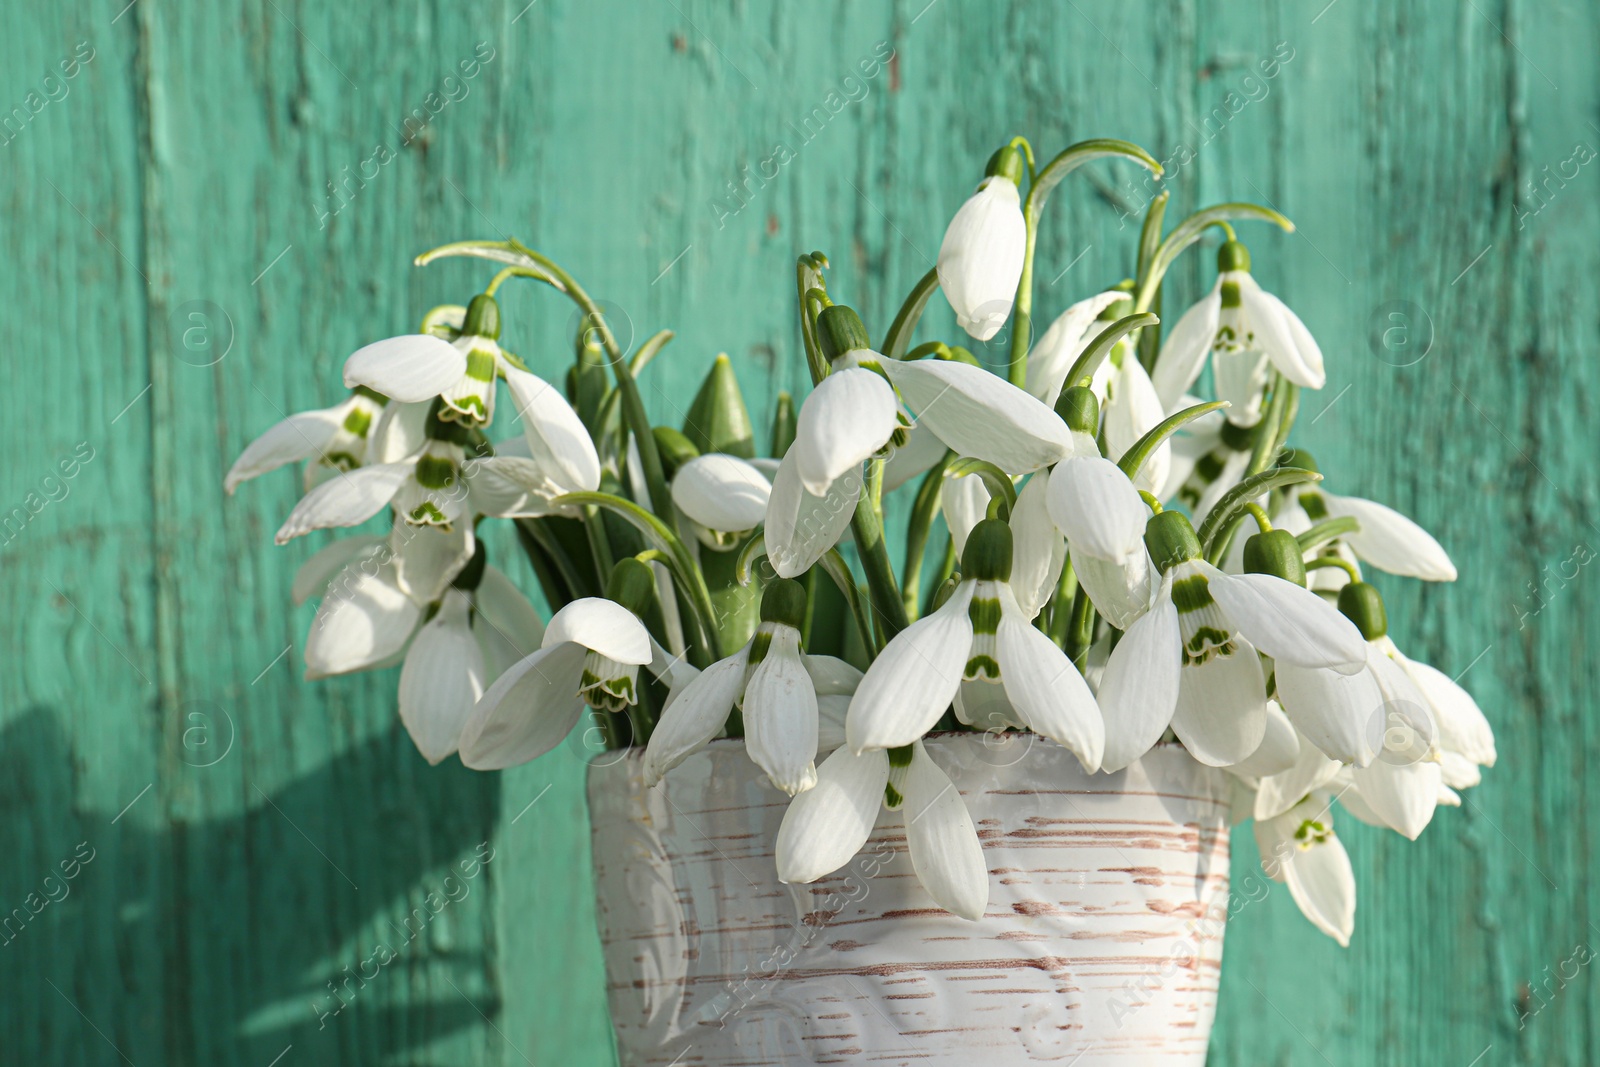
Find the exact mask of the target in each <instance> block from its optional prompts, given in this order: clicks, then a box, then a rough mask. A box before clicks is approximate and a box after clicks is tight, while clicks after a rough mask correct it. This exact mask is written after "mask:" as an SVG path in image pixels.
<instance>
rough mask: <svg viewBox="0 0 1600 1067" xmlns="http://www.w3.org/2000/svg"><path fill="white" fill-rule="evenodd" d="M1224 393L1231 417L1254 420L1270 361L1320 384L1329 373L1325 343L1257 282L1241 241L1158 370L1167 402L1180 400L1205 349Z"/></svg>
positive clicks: (1305, 383) (1289, 374) (1300, 380)
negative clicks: (1325, 366)
mask: <svg viewBox="0 0 1600 1067" xmlns="http://www.w3.org/2000/svg"><path fill="white" fill-rule="evenodd" d="M1207 352H1210V353H1211V368H1212V372H1213V374H1214V375H1215V378H1216V383H1215V384H1216V392H1217V399H1218V400H1226V401H1228V402H1229V403H1230V404H1232V407H1231V408H1229V410H1228V415H1227V417H1228V420H1229V421H1230V422H1233V423H1235V424H1237V425H1239V426H1254V425H1255V424H1256V423H1257V422H1258V421H1260V419H1261V399H1262V394H1263V392H1264V391H1265V389H1266V384H1267V370H1268V365H1269V364H1270V365H1271V366H1272V367H1274V368H1276V369H1277V371H1278V373H1279V374H1282V375H1283V376H1284V378H1286V379H1287V380H1288V381H1290V382H1293V383H1294V384H1295V385H1299V386H1302V387H1304V388H1307V389H1321V388H1322V385H1323V382H1324V381H1325V380H1326V374H1325V373H1324V372H1323V369H1322V350H1321V349H1320V348H1318V347H1317V342H1316V341H1315V340H1314V339H1312V336H1311V331H1309V330H1307V329H1306V327H1305V323H1303V322H1301V321H1300V318H1299V316H1297V315H1296V314H1295V313H1294V312H1292V311H1290V310H1289V309H1288V307H1286V306H1285V305H1284V303H1283V301H1281V300H1279V299H1278V298H1277V297H1275V296H1273V295H1272V294H1271V293H1269V292H1267V291H1266V290H1264V289H1262V288H1261V286H1259V285H1257V284H1256V280H1255V278H1254V277H1252V276H1251V274H1250V253H1249V251H1248V250H1247V249H1246V248H1245V246H1244V245H1242V244H1240V243H1239V242H1238V241H1228V242H1226V243H1225V244H1223V246H1222V248H1221V249H1220V250H1218V252H1217V283H1216V285H1214V286H1213V287H1212V289H1211V292H1210V293H1209V294H1207V295H1206V296H1205V297H1203V298H1202V299H1201V300H1200V302H1199V303H1197V304H1195V305H1194V306H1193V307H1191V308H1190V309H1189V310H1188V311H1186V312H1184V314H1183V317H1182V318H1180V319H1179V320H1178V324H1177V325H1176V326H1174V327H1173V329H1172V333H1171V334H1170V335H1169V336H1168V337H1167V340H1166V343H1165V344H1163V345H1162V346H1161V355H1160V357H1159V358H1158V359H1157V360H1156V367H1155V374H1154V377H1153V380H1154V384H1155V389H1156V394H1157V396H1158V397H1159V398H1160V400H1161V403H1162V406H1163V407H1165V408H1166V409H1167V410H1172V408H1173V405H1174V403H1175V402H1176V401H1177V399H1178V398H1179V397H1180V396H1182V395H1183V393H1184V391H1185V390H1187V389H1188V388H1189V386H1191V385H1193V384H1194V381H1195V379H1196V378H1198V377H1199V376H1200V370H1201V367H1202V366H1203V365H1204V363H1205V358H1206V353H1207Z"/></svg>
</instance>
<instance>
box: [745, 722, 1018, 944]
mask: <svg viewBox="0 0 1600 1067" xmlns="http://www.w3.org/2000/svg"><path fill="white" fill-rule="evenodd" d="M883 808H888V809H889V810H890V811H901V812H902V813H903V815H904V818H905V831H906V845H907V848H908V849H909V851H910V853H911V866H912V868H913V869H914V870H915V871H916V872H917V879H918V881H920V882H921V883H922V885H923V888H925V889H926V890H927V891H928V895H929V896H931V897H932V898H933V899H934V902H935V903H937V904H938V905H939V906H940V907H942V908H944V909H945V910H947V911H949V912H951V913H952V914H955V915H959V916H961V917H962V918H963V919H972V920H974V921H976V920H978V919H981V918H983V913H984V910H985V909H986V908H987V907H988V905H989V870H988V864H986V863H985V862H984V858H983V845H982V844H981V843H980V842H979V841H978V833H977V829H976V827H974V826H973V823H972V816H971V815H970V814H968V812H967V805H966V802H965V801H963V800H962V799H961V792H960V790H958V789H956V787H955V783H954V782H952V781H951V780H950V776H949V775H947V774H945V772H944V770H943V769H942V768H941V767H940V766H939V765H938V764H937V763H935V762H934V760H933V758H932V757H931V756H929V755H928V750H927V748H926V747H924V746H923V743H922V742H921V741H916V742H914V743H913V744H910V745H907V746H905V747H903V748H895V749H890V750H888V751H883V750H881V749H873V750H871V751H867V752H862V753H859V754H857V753H855V752H852V751H851V750H850V748H849V747H848V746H846V747H844V748H841V749H838V750H837V751H835V752H834V753H833V755H831V756H829V757H828V758H827V759H825V760H823V761H822V766H820V767H818V768H817V783H816V785H815V786H814V787H813V788H811V789H808V790H806V791H805V792H804V793H801V794H800V795H799V796H797V797H795V798H794V800H793V801H791V802H790V804H789V810H788V811H787V812H785V813H784V816H783V823H782V825H781V826H779V828H778V842H777V850H776V851H777V862H778V878H779V880H780V881H783V882H788V883H791V884H792V883H796V882H800V883H804V882H814V881H816V880H817V879H818V878H821V877H823V876H825V875H828V874H831V873H833V872H834V871H836V870H838V869H839V868H840V867H843V866H844V865H845V864H846V863H849V862H850V859H851V857H853V856H854V855H855V854H856V853H857V852H859V851H861V846H862V845H864V844H866V841H867V838H868V837H869V836H870V835H871V834H872V829H873V827H874V826H875V825H876V824H877V821H878V812H879V811H880V810H881V809H883Z"/></svg>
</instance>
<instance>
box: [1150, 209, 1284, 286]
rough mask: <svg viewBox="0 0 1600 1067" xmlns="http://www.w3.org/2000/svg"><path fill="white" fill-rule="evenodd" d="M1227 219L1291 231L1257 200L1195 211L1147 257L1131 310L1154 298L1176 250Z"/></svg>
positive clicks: (1278, 217)
mask: <svg viewBox="0 0 1600 1067" xmlns="http://www.w3.org/2000/svg"><path fill="white" fill-rule="evenodd" d="M1227 219H1263V220H1265V221H1267V222H1274V223H1277V224H1278V226H1280V227H1281V228H1282V229H1283V230H1285V231H1286V232H1288V233H1293V232H1294V223H1292V222H1290V221H1289V220H1288V219H1286V218H1284V217H1283V216H1282V215H1280V214H1278V213H1277V212H1276V211H1273V210H1272V209H1271V208H1265V207H1261V206H1260V205H1259V204H1217V205H1215V206H1214V207H1208V208H1203V209H1202V210H1200V211H1196V212H1195V213H1194V214H1193V215H1190V216H1189V217H1188V218H1186V219H1184V220H1183V221H1182V222H1180V223H1178V225H1177V226H1176V227H1175V228H1174V229H1173V231H1172V232H1171V233H1169V234H1168V235H1167V239H1166V240H1164V241H1162V242H1161V245H1160V247H1158V248H1157V249H1156V251H1155V254H1154V255H1152V256H1151V257H1150V262H1149V265H1148V269H1147V270H1146V271H1145V273H1144V274H1142V275H1141V276H1140V278H1139V284H1138V287H1137V288H1136V289H1135V290H1134V299H1133V310H1135V311H1148V310H1149V309H1150V305H1151V304H1152V303H1154V301H1155V298H1156V293H1157V292H1158V291H1160V289H1161V279H1162V277H1163V276H1165V275H1166V273H1167V270H1168V269H1169V268H1170V267H1171V266H1172V263H1173V261H1174V260H1175V259H1177V258H1178V254H1179V253H1180V252H1182V251H1183V250H1184V249H1185V248H1188V247H1189V246H1190V245H1192V244H1194V243H1195V242H1196V241H1198V240H1200V237H1201V235H1202V234H1204V233H1205V232H1206V227H1208V226H1215V225H1218V224H1220V223H1223V222H1224V221H1225V220H1227Z"/></svg>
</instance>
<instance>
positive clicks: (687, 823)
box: [589, 734, 1228, 1067]
mask: <svg viewBox="0 0 1600 1067" xmlns="http://www.w3.org/2000/svg"><path fill="white" fill-rule="evenodd" d="M927 747H928V751H929V752H930V753H932V755H933V758H934V759H935V760H937V761H938V762H939V764H940V765H941V766H942V767H943V768H944V769H945V770H946V771H947V772H948V773H949V775H950V777H951V779H952V780H953V781H954V782H955V784H956V786H957V788H959V789H960V790H961V794H962V796H963V798H964V799H965V800H966V804H967V808H968V810H969V811H970V812H971V813H972V818H973V821H974V822H975V823H976V825H977V827H978V832H979V835H980V836H981V837H982V839H983V845H984V852H985V855H986V857H987V858H988V861H989V873H990V882H989V887H990V888H989V908H988V911H987V913H986V914H985V916H984V918H983V919H982V920H981V921H979V922H975V923H974V922H969V921H967V920H965V919H959V918H956V917H955V916H953V915H950V914H948V913H947V912H945V911H943V910H941V909H940V908H938V907H937V906H936V905H935V904H934V903H933V901H932V899H930V898H929V896H928V894H927V892H926V891H924V890H923V888H922V887H921V885H920V884H919V883H918V882H917V878H916V875H915V874H914V873H913V872H912V869H911V863H910V860H909V858H908V856H907V855H906V852H905V832H904V828H903V824H902V821H901V817H900V815H899V814H898V813H885V814H884V815H883V817H882V818H881V819H880V821H879V825H878V827H877V829H876V830H874V831H873V834H872V837H871V839H870V840H869V841H868V842H867V845H866V847H865V848H864V849H863V850H862V851H861V853H860V855H858V856H857V857H856V859H855V860H854V861H853V862H852V863H851V864H849V865H848V866H846V867H845V868H844V869H842V870H840V871H839V872H838V873H836V874H834V875H832V876H830V877H828V878H825V879H823V880H822V881H819V882H817V883H815V884H813V885H796V886H790V885H784V884H782V883H780V882H779V881H778V878H777V873H776V870H775V868H774V864H773V842H774V841H775V840H776V838H777V833H778V824H779V822H780V821H781V819H782V818H783V813H784V809H785V807H786V804H787V801H788V798H787V797H785V796H784V795H783V794H782V793H780V792H779V791H778V790H776V789H774V788H773V787H772V786H771V785H770V784H768V783H767V781H766V778H765V776H764V775H762V773H761V772H760V771H759V770H758V769H757V768H756V767H755V766H754V765H752V764H751V762H750V761H749V759H748V758H746V756H745V753H744V749H743V745H742V743H741V742H737V741H719V742H716V743H714V744H712V745H711V746H710V747H709V748H708V749H706V750H704V751H702V752H700V753H698V754H696V755H694V756H692V757H690V758H689V759H688V760H687V761H686V762H685V763H684V764H682V765H681V766H680V767H678V768H677V769H676V770H674V771H673V772H672V773H671V774H669V775H668V776H667V780H666V781H665V782H664V783H663V784H662V785H661V786H660V787H658V788H656V789H646V788H644V786H643V784H642V782H641V780H640V773H639V772H640V758H639V753H638V752H636V751H634V752H626V753H625V752H614V753H606V754H604V755H602V756H599V757H597V758H596V761H595V762H594V763H593V764H592V765H591V767H590V769H589V809H590V813H591V818H592V823H593V839H594V866H595V873H596V876H597V881H598V890H597V891H598V911H599V923H600V935H601V940H602V942H603V944H604V949H605V958H606V971H607V975H608V981H609V985H608V995H609V999H610V1007H611V1019H612V1024H613V1026H614V1027H615V1029H616V1034H617V1047H618V1050H619V1054H620V1057H621V1061H622V1064H623V1067H646V1065H654V1067H667V1065H679V1067H690V1065H733V1064H745V1065H749V1064H779V1063H781V1064H793V1063H874V1064H916V1065H919V1067H929V1065H950V1067H956V1065H960V1067H973V1065H974V1064H977V1065H980V1067H1005V1065H1008V1064H1033V1063H1039V1062H1057V1061H1058V1062H1060V1063H1061V1064H1063V1065H1065V1064H1072V1065H1074V1067H1090V1065H1108V1064H1125V1065H1135V1064H1138V1065H1146V1064H1151V1063H1157V1062H1159V1063H1162V1064H1171V1065H1194V1067H1200V1065H1202V1064H1203V1063H1204V1062H1205V1056H1206V1040H1207V1037H1208V1035H1209V1034H1210V1031H1211V1021H1212V1016H1213V1014H1214V1012H1215V1008H1216V993H1217V978H1218V973H1219V971H1220V968H1221V964H1222V933H1223V923H1224V921H1225V918H1226V913H1227V899H1228V803H1227V785H1226V783H1225V781H1224V775H1223V774H1222V773H1221V772H1220V771H1217V770H1215V769H1213V768H1208V767H1203V766H1201V765H1200V764H1198V763H1196V762H1195V761H1194V760H1192V759H1191V758H1190V757H1189V756H1188V754H1187V753H1185V752H1184V751H1183V750H1182V749H1181V748H1177V747H1165V746H1164V747H1161V748H1158V749H1156V750H1155V751H1153V752H1151V753H1150V754H1149V755H1147V756H1146V757H1145V758H1144V759H1143V760H1141V761H1139V762H1138V763H1136V764H1134V765H1133V766H1132V767H1130V768H1128V769H1127V770H1126V771H1123V772H1120V773H1118V774H1096V775H1088V774H1085V773H1084V772H1083V770H1082V768H1080V767H1079V766H1078V762H1077V759H1076V758H1075V757H1073V756H1072V755H1071V754H1070V753H1069V752H1067V751H1066V750H1064V749H1062V748H1061V747H1059V746H1058V745H1056V744H1054V743H1053V742H1050V741H1046V740H1043V739H1040V738H1035V737H1032V736H1030V735H1004V736H996V737H989V736H985V735H977V734H948V735H942V736H936V737H934V738H930V739H929V740H928V742H927Z"/></svg>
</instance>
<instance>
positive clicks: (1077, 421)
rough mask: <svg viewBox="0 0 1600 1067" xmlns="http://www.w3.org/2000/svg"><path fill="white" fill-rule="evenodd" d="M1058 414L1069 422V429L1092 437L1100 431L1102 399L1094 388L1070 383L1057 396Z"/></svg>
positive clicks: (1062, 419) (1064, 420)
mask: <svg viewBox="0 0 1600 1067" xmlns="http://www.w3.org/2000/svg"><path fill="white" fill-rule="evenodd" d="M1056 414H1057V415H1060V416H1061V421H1062V422H1065V423H1066V424H1067V429H1069V430H1075V431H1077V432H1079V433H1086V434H1088V435H1089V436H1090V437H1093V436H1095V435H1096V434H1098V433H1099V432H1100V401H1099V400H1097V399H1095V395H1094V390H1093V389H1090V388H1088V387H1086V386H1082V385H1069V386H1067V387H1066V388H1065V389H1063V390H1061V395H1060V396H1058V397H1056Z"/></svg>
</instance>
